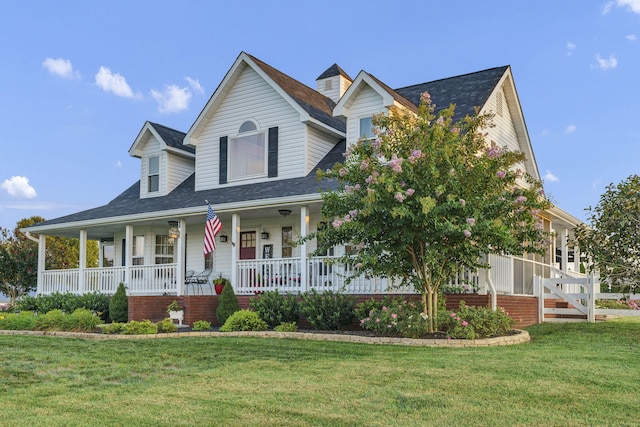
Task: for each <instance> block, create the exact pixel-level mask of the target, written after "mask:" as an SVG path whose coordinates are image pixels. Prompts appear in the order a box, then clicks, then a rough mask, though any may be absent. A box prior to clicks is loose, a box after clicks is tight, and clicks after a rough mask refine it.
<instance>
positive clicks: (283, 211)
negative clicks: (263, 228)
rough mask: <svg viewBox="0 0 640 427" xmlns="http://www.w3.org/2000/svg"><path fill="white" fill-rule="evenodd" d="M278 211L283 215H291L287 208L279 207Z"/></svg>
mask: <svg viewBox="0 0 640 427" xmlns="http://www.w3.org/2000/svg"><path fill="white" fill-rule="evenodd" d="M278 212H279V213H280V215H282V216H284V217H286V216H288V215H291V211H290V210H289V209H279V210H278Z"/></svg>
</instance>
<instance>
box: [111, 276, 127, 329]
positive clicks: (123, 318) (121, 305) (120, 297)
mask: <svg viewBox="0 0 640 427" xmlns="http://www.w3.org/2000/svg"><path fill="white" fill-rule="evenodd" d="M109 317H110V318H111V321H112V322H123V323H126V322H127V321H128V320H129V302H128V300H127V291H126V289H125V287H124V283H122V282H120V284H119V285H118V290H117V291H116V293H115V294H113V297H112V298H111V303H110V304H109Z"/></svg>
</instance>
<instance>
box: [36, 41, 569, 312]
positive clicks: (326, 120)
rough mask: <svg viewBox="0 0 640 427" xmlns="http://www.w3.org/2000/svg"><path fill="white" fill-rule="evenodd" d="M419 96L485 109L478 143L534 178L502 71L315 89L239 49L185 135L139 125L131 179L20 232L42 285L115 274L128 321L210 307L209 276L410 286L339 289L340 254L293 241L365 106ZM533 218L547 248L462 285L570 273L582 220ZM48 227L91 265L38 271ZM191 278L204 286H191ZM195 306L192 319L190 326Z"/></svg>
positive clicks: (526, 290)
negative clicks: (516, 158)
mask: <svg viewBox="0 0 640 427" xmlns="http://www.w3.org/2000/svg"><path fill="white" fill-rule="evenodd" d="M425 91H428V92H429V93H430V94H431V98H432V100H433V102H434V103H435V104H436V105H437V107H438V108H440V107H446V106H448V105H449V104H451V103H454V104H456V116H457V118H462V117H464V116H465V115H468V114H474V108H475V107H476V106H478V107H480V109H481V112H488V111H491V112H494V113H495V124H496V126H495V127H493V128H491V129H488V137H487V142H488V143H489V142H495V143H497V144H498V145H500V146H508V147H509V148H510V149H512V150H520V151H522V152H524V153H525V155H526V158H527V161H526V164H525V165H523V166H524V167H525V168H526V170H527V172H528V173H529V174H530V175H532V176H533V177H535V178H538V179H539V178H540V175H539V172H538V168H537V165H536V162H535V157H534V154H533V151H532V147H531V143H530V140H529V135H528V133H527V128H526V125H525V121H524V117H523V113H522V109H521V107H520V103H519V100H518V95H517V92H516V89H515V85H514V81H513V76H512V73H511V68H510V67H508V66H503V67H497V68H492V69H488V70H483V71H478V72H474V73H470V74H465V75H460V76H456V77H450V78H444V79H441V80H436V81H431V82H427V83H421V84H416V85H411V86H406V87H402V88H397V89H392V88H390V87H388V86H387V85H386V84H384V83H383V82H381V81H380V80H379V79H377V78H376V77H374V76H373V75H372V74H370V73H368V72H365V71H361V72H360V73H359V74H358V75H357V76H356V77H355V79H352V78H351V77H349V75H348V74H347V73H345V72H344V71H343V70H342V69H341V68H340V67H339V66H338V65H335V64H334V65H333V66H331V67H329V68H328V69H327V70H326V71H325V72H323V73H322V74H320V76H319V77H318V78H317V80H316V87H315V88H311V87H308V86H306V85H304V84H302V83H300V82H299V81H297V80H295V79H293V78H291V77H289V76H288V75H286V74H284V73H282V72H280V71H278V70H276V69H275V68H273V67H271V66H270V65H268V64H266V63H264V62H262V61H260V60H259V59H257V58H255V57H253V56H251V55H249V54H247V53H244V52H243V53H241V54H240V55H239V56H238V58H237V59H236V61H235V62H234V63H233V65H232V66H231V68H230V69H229V71H228V72H227V74H226V76H225V77H224V79H223V80H222V82H221V83H220V85H219V86H218V88H217V89H216V91H215V92H214V93H213V95H212V96H211V98H210V99H209V101H208V102H207V104H206V105H205V106H204V108H203V109H202V112H201V113H200V114H199V115H198V117H196V119H195V121H194V123H193V125H192V126H191V128H190V129H189V130H188V131H187V133H183V132H180V131H177V130H174V129H170V128H167V127H165V126H162V125H160V124H156V123H150V122H147V123H145V124H144V125H143V126H142V129H141V131H140V133H139V134H138V135H137V136H136V137H135V140H134V141H133V144H132V145H131V148H130V149H129V154H130V155H131V156H133V157H136V158H139V159H140V180H139V181H138V182H136V183H134V184H133V185H132V186H131V187H130V188H128V189H126V190H125V191H124V192H123V193H122V194H120V195H118V196H117V197H116V198H115V199H113V200H112V201H111V202H109V203H108V204H106V205H104V206H100V207H97V208H94V209H90V210H87V211H83V212H78V213H74V214H71V215H67V216H64V217H61V218H56V219H52V220H49V221H46V222H43V223H40V224H37V225H34V226H31V227H28V228H26V229H25V231H28V232H29V233H30V234H31V235H33V236H39V269H38V288H37V292H38V293H39V294H48V293H51V292H65V291H71V292H75V293H82V292H88V291H101V292H106V293H113V292H115V290H116V288H117V286H118V284H119V283H120V282H123V283H125V284H126V286H127V290H128V294H129V295H130V307H134V309H133V310H132V311H130V317H132V318H137V317H141V318H142V317H145V315H146V316H147V317H148V316H151V314H149V313H150V312H149V311H145V308H144V307H149V306H157V305H159V304H161V303H162V304H164V303H165V302H166V300H167V296H169V297H179V298H183V299H185V301H187V300H188V299H190V298H192V299H193V301H195V298H199V299H200V300H199V301H201V302H200V303H199V306H198V307H199V308H198V310H200V311H199V312H198V313H199V314H202V313H205V311H206V310H209V311H211V310H210V307H209V308H206V307H207V304H209V303H207V302H202V301H210V302H211V304H215V302H214V301H215V297H213V296H211V295H212V294H213V293H214V292H213V290H212V287H211V281H212V280H213V279H214V278H215V277H218V276H219V275H222V276H224V277H226V278H228V279H230V280H231V283H232V284H233V287H234V290H235V292H236V294H238V295H255V294H256V293H260V292H262V291H265V290H271V289H276V288H277V289H279V290H280V292H304V291H307V290H310V289H312V288H314V289H317V290H318V291H323V290H333V291H342V292H349V293H353V294H359V295H369V294H385V293H388V292H394V293H400V292H403V293H406V292H411V290H410V289H396V288H393V289H391V288H390V287H389V283H387V282H386V281H385V280H382V279H377V278H371V277H366V276H362V277H360V278H359V279H356V280H353V281H352V282H351V283H350V284H348V285H345V280H344V278H345V274H346V273H348V272H345V271H344V269H343V268H341V267H340V266H339V265H329V264H328V263H327V262H326V258H327V257H331V256H332V255H337V254H338V253H339V252H340V251H341V250H344V248H335V249H334V250H335V252H334V254H331V253H329V254H326V256H324V257H314V256H311V255H310V254H311V253H312V252H313V251H314V250H315V244H314V242H313V241H311V242H309V243H306V244H301V245H296V244H295V242H296V240H297V239H298V237H299V236H304V235H306V234H308V233H309V232H311V231H314V230H315V229H316V227H317V226H318V225H319V224H320V223H321V222H322V221H324V219H323V218H321V216H320V208H321V204H322V201H321V197H320V192H319V189H320V188H328V187H329V186H331V185H332V184H331V183H330V182H320V181H318V180H317V179H316V171H317V170H318V169H327V168H330V167H331V166H332V165H333V164H334V163H335V162H339V161H342V160H343V159H344V157H343V156H342V153H343V152H344V151H345V149H346V147H347V146H348V145H349V144H353V143H355V142H356V141H357V139H358V138H359V137H362V136H368V135H370V132H371V126H372V125H371V118H372V116H373V115H374V114H377V113H386V112H388V110H389V108H391V107H398V108H401V109H408V110H414V111H415V110H416V108H417V105H418V103H419V99H420V94H421V93H422V92H425ZM207 203H209V204H210V205H211V206H212V207H213V209H214V211H215V212H216V214H217V215H218V217H219V218H220V220H221V222H222V224H223V228H222V231H221V232H220V233H219V234H218V235H217V237H216V245H217V250H215V251H214V252H213V253H211V254H209V255H208V256H207V257H205V256H204V255H203V238H204V228H205V219H206V215H207ZM541 217H542V219H543V221H544V226H545V228H546V229H547V230H553V231H555V232H556V236H557V237H556V239H555V240H554V241H553V242H552V243H551V244H550V245H549V251H548V255H546V256H545V257H540V256H538V257H534V256H532V255H531V256H527V255H525V256H523V257H502V256H497V255H489V257H490V262H491V264H492V265H493V268H492V269H491V270H489V272H488V273H486V274H484V273H480V272H479V273H477V274H474V275H473V277H469V276H467V277H466V279H468V280H467V281H466V282H464V284H465V285H466V286H467V289H468V288H469V287H472V288H473V291H477V292H478V293H479V294H481V295H489V294H491V295H494V298H495V295H509V296H530V295H532V293H533V285H532V283H533V281H532V277H533V275H534V274H537V275H541V276H546V277H548V276H549V275H551V274H552V270H553V269H554V267H555V268H561V269H563V270H566V269H576V270H577V262H578V258H579V257H578V256H577V254H574V257H573V259H571V258H570V251H569V250H568V248H567V241H568V239H569V238H570V235H571V230H572V228H573V227H574V226H575V225H576V223H578V220H577V219H576V218H574V217H573V216H571V215H569V214H567V213H565V212H564V211H562V210H561V209H559V208H557V207H553V208H551V209H550V210H549V211H547V212H544V213H543V214H542V215H541ZM46 235H54V236H64V237H75V238H79V239H80V244H81V248H82V247H85V246H86V242H87V240H88V239H92V240H97V241H99V242H100V266H99V267H98V268H86V262H85V259H84V258H85V257H84V256H82V255H81V259H80V263H79V266H80V267H79V268H77V269H68V270H55V271H51V270H45V268H44V265H45V262H44V257H45V242H46V240H45V236H46ZM81 253H84V251H81ZM556 254H557V256H556ZM574 259H575V261H574ZM203 272H204V274H203ZM199 274H200V275H201V276H206V283H201V284H194V283H193V282H194V280H190V278H193V277H194V276H197V275H199ZM455 280H457V279H454V281H455ZM163 296H164V297H163ZM154 298H155V299H154ZM131 301H133V303H132V302H131ZM154 301H159V302H154ZM193 311H194V314H193V316H189V315H188V314H187V320H188V319H189V318H191V319H193V320H197V318H196V317H194V316H196V314H195V312H196V311H197V310H196V309H195V306H194V309H193ZM199 318H206V316H204V315H200V317H199ZM534 323H535V322H534Z"/></svg>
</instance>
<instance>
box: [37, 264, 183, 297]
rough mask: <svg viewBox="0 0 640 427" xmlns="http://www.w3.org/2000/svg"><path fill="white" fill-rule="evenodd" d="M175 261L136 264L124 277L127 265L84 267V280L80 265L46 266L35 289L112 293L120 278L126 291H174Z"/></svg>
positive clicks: (144, 292) (158, 292) (156, 292)
mask: <svg viewBox="0 0 640 427" xmlns="http://www.w3.org/2000/svg"><path fill="white" fill-rule="evenodd" d="M176 268H177V265H176V264H160V265H135V266H132V267H130V270H129V277H127V268H126V267H101V268H86V269H84V270H83V276H82V277H83V280H82V281H81V280H80V269H77V268H73V269H66V270H45V271H43V272H42V283H41V284H40V287H39V289H38V292H39V293H41V294H45V295H47V294H51V293H53V292H71V293H74V294H82V293H86V292H96V291H97V292H101V293H105V294H113V293H115V292H116V290H117V289H118V285H119V284H120V282H122V283H124V284H125V286H127V294H129V295H162V294H165V293H166V294H175V293H177V291H178V284H177V281H176V277H177V274H176V272H177V270H176Z"/></svg>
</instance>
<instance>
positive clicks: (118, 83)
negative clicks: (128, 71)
mask: <svg viewBox="0 0 640 427" xmlns="http://www.w3.org/2000/svg"><path fill="white" fill-rule="evenodd" d="M96 85H98V87H99V88H100V89H102V90H104V91H105V92H111V93H113V94H114V95H117V96H121V97H123V98H139V97H140V95H139V94H134V93H133V91H132V90H131V87H130V86H129V84H128V83H127V80H126V79H125V78H124V77H122V76H121V75H120V74H118V73H112V72H111V70H110V69H108V68H107V67H105V66H101V67H100V71H98V73H97V74H96Z"/></svg>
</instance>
